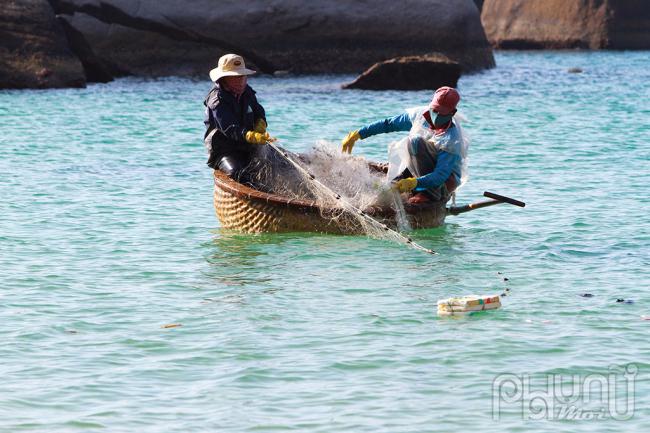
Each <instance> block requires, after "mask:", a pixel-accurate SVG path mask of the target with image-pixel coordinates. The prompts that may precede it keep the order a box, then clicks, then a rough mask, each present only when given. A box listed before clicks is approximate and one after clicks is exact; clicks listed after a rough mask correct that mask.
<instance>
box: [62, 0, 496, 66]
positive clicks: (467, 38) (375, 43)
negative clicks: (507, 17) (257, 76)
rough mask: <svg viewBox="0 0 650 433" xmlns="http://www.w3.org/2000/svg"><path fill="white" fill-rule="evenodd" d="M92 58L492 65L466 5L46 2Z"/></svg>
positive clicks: (273, 0)
mask: <svg viewBox="0 0 650 433" xmlns="http://www.w3.org/2000/svg"><path fill="white" fill-rule="evenodd" d="M51 2H52V3H53V5H54V7H55V10H56V12H57V13H58V14H61V16H62V17H63V18H64V19H66V20H67V21H68V23H69V24H70V25H71V26H72V27H73V28H75V29H77V30H78V31H79V32H81V33H82V34H83V35H84V37H85V39H86V40H87V41H88V43H89V45H90V46H91V47H92V50H93V51H94V53H95V54H96V55H97V56H98V57H99V58H101V59H102V60H103V61H104V62H105V63H106V64H108V65H112V67H113V68H115V70H119V71H123V72H124V73H129V74H135V75H169V74H178V75H188V74H195V73H199V74H200V75H205V74H206V73H207V71H208V70H209V69H210V68H211V67H213V66H214V64H215V63H216V60H217V58H218V57H219V56H220V55H221V54H224V53H227V52H237V53H240V54H242V55H243V56H244V57H245V58H246V60H247V61H248V62H250V63H251V64H253V65H254V66H255V67H256V68H257V69H259V70H261V71H263V72H274V71H277V70H288V71H291V72H295V73H322V72H346V73H350V72H360V71H363V70H364V69H366V68H368V67H369V66H370V65H372V64H374V63H376V62H380V61H383V60H386V59H389V58H393V57H399V56H408V55H426V54H429V53H434V52H441V53H443V54H444V55H446V56H447V57H449V58H451V59H452V60H454V61H456V62H458V63H459V64H460V65H461V67H462V68H463V70H464V71H475V70H480V69H483V68H489V67H492V66H494V58H493V56H492V51H491V47H490V46H489V43H488V42H487V39H486V37H485V33H484V32H483V28H482V26H481V23H480V16H479V13H478V10H477V7H476V4H475V3H474V0H405V1H400V2H394V1H391V0H377V1H375V2H370V3H367V2H353V1H350V0H330V1H327V2H305V1H302V0H247V1H241V0H223V1H219V2H216V1H214V0H186V1H183V2H179V1H176V0H51Z"/></svg>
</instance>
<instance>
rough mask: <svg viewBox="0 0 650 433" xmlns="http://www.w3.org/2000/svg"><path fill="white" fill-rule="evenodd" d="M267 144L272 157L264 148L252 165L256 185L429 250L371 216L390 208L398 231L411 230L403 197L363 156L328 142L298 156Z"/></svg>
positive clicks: (351, 225) (373, 233)
mask: <svg viewBox="0 0 650 433" xmlns="http://www.w3.org/2000/svg"><path fill="white" fill-rule="evenodd" d="M266 148H267V149H269V150H271V151H275V152H276V154H275V156H274V155H272V154H270V153H269V152H268V151H266V152H264V158H263V159H259V160H257V161H256V162H254V163H253V164H251V167H250V168H251V171H252V172H254V173H255V183H256V184H257V187H258V188H259V189H261V190H264V191H267V192H272V193H275V194H278V195H282V196H283V197H286V198H289V199H301V200H310V201H314V202H315V203H316V204H317V205H318V206H319V208H320V210H321V215H322V216H323V217H324V218H327V219H330V220H332V221H333V222H334V223H336V224H341V225H345V226H346V227H347V228H348V229H349V231H355V232H363V233H365V234H366V235H368V236H370V237H373V238H377V239H384V240H391V241H394V242H400V243H406V244H409V245H411V246H413V247H415V248H417V249H420V250H423V251H426V252H430V253H431V252H432V251H430V250H428V249H426V248H423V247H420V246H419V245H417V244H415V243H414V242H413V241H412V240H411V239H410V238H408V237H406V236H404V235H402V234H401V233H399V232H397V231H395V230H393V229H391V228H389V227H388V226H387V225H386V224H385V222H384V221H381V220H380V219H378V218H373V217H372V216H371V215H369V214H372V213H373V212H374V211H373V209H374V210H378V209H386V208H390V209H391V210H392V213H394V214H395V220H396V222H397V226H398V228H399V230H403V231H405V230H409V229H410V227H409V225H408V220H407V218H406V212H405V211H404V204H403V202H402V197H401V196H400V195H399V194H398V193H397V192H395V191H394V190H392V189H391V188H390V184H389V180H388V178H387V177H386V174H385V173H384V172H382V171H379V170H376V169H373V168H372V167H371V166H370V165H369V164H368V161H367V160H366V159H365V158H363V157H360V156H352V155H347V154H342V153H341V152H340V151H339V150H338V146H334V145H331V144H328V143H326V142H319V143H318V144H317V145H316V146H314V148H313V149H312V150H311V151H309V152H307V153H305V154H301V155H297V154H293V153H290V152H287V151H285V150H283V149H280V148H277V147H276V146H275V145H273V144H271V145H269V146H266ZM279 158H280V159H279Z"/></svg>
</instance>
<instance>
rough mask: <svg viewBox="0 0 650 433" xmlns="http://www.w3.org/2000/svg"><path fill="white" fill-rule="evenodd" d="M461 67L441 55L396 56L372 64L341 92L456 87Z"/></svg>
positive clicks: (344, 86)
mask: <svg viewBox="0 0 650 433" xmlns="http://www.w3.org/2000/svg"><path fill="white" fill-rule="evenodd" d="M460 73H461V66H460V64H458V62H454V61H452V60H450V59H449V58H448V57H446V56H443V55H440V54H438V55H436V54H432V55H429V56H410V57H397V58H394V59H390V60H386V61H384V62H379V63H375V64H374V65H373V66H371V67H370V68H369V69H368V70H366V71H365V72H364V73H363V74H361V75H360V76H359V77H357V78H356V79H355V80H354V81H353V82H351V83H349V84H345V85H343V88H344V89H365V90H426V89H430V90H435V89H437V88H439V87H442V86H451V87H457V85H458V79H459V78H460Z"/></svg>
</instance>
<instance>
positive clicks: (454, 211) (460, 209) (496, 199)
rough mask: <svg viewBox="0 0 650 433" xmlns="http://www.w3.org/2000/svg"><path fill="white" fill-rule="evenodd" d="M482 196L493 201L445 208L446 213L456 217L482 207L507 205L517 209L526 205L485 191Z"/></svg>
mask: <svg viewBox="0 0 650 433" xmlns="http://www.w3.org/2000/svg"><path fill="white" fill-rule="evenodd" d="M483 196H485V197H488V198H491V199H493V200H487V201H479V202H476V203H471V204H466V205H464V206H452V207H448V208H447V213H448V214H450V215H458V214H461V213H465V212H469V211H471V210H475V209H480V208H482V207H488V206H494V205H495V204H501V203H508V204H512V205H515V206H519V207H524V206H526V203H524V202H522V201H519V200H515V199H514V198H510V197H506V196H503V195H499V194H495V193H493V192H489V191H485V192H484V193H483Z"/></svg>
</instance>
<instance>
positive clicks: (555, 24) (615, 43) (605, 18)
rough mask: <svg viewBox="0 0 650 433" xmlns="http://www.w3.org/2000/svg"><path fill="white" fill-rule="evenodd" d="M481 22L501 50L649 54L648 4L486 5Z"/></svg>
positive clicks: (627, 0)
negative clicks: (642, 51)
mask: <svg viewBox="0 0 650 433" xmlns="http://www.w3.org/2000/svg"><path fill="white" fill-rule="evenodd" d="M481 20H482V22H483V26H484V28H485V32H486V34H487V37H488V39H489V40H490V43H491V44H492V45H493V46H494V47H496V48H504V49H562V48H584V49H648V48H650V8H649V7H648V4H647V1H646V0H544V1H530V0H485V2H484V4H483V10H482V13H481Z"/></svg>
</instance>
